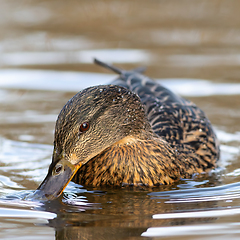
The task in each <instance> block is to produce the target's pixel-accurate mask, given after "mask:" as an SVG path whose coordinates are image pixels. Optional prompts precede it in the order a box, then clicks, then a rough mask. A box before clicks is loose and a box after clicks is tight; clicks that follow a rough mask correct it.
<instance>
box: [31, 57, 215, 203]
mask: <svg viewBox="0 0 240 240" xmlns="http://www.w3.org/2000/svg"><path fill="white" fill-rule="evenodd" d="M95 63H97V64H98V65H101V66H103V67H106V68H108V69H110V70H112V71H114V72H115V73H117V74H119V75H120V76H119V77H118V78H117V79H116V80H114V81H113V82H112V83H111V84H110V85H99V86H93V87H89V88H87V89H84V90H82V91H80V92H79V93H77V94H76V95H75V96H74V97H73V98H71V99H70V100H69V101H68V102H67V103H66V105H65V106H64V107H63V109H62V110H61V112H60V114H59V116H58V119H57V122H56V127H55V140H54V151H53V157H52V163H51V165H50V166H49V170H48V174H47V176H46V178H45V179H44V181H43V182H42V184H41V185H40V186H39V188H38V190H37V191H36V193H35V195H38V196H40V197H45V198H47V199H53V198H56V197H58V196H59V195H60V194H61V193H62V191H63V190H64V188H65V187H66V185H67V184H68V183H69V181H71V180H72V181H74V182H76V183H79V184H81V185H84V186H103V185H111V186H123V185H136V186H139V185H140V186H149V187H152V186H158V185H161V184H172V183H173V182H175V181H178V180H179V179H181V178H190V177H192V175H193V174H195V173H202V172H207V171H209V170H211V169H213V168H214V167H215V166H216V161H217V159H218V158H219V146H218V141H217V138H216V135H215V133H214V131H213V129H212V125H211V123H210V121H209V120H208V118H207V117H206V115H205V114H204V112H203V111H202V110H201V109H200V108H198V107H197V106H196V105H195V104H194V103H192V102H191V101H188V100H186V99H184V98H182V97H180V96H178V95H176V94H174V93H173V92H171V91H170V90H169V89H167V88H165V87H163V86H162V85H160V84H159V83H157V82H156V81H153V80H151V79H150V78H149V77H147V76H144V75H142V71H143V69H141V68H139V69H135V70H131V71H125V70H121V69H119V68H117V67H115V66H112V65H108V64H106V63H103V62H101V61H99V60H95Z"/></svg>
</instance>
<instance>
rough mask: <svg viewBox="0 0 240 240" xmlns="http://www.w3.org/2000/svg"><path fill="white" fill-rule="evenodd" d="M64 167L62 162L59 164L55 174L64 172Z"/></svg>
mask: <svg viewBox="0 0 240 240" xmlns="http://www.w3.org/2000/svg"><path fill="white" fill-rule="evenodd" d="M62 169H63V165H62V164H59V165H57V166H56V167H55V174H56V175H58V174H60V173H61V172H62Z"/></svg>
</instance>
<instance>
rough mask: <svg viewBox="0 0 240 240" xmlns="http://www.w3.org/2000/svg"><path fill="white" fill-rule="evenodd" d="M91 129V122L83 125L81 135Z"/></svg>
mask: <svg viewBox="0 0 240 240" xmlns="http://www.w3.org/2000/svg"><path fill="white" fill-rule="evenodd" d="M89 127H90V124H89V122H84V123H82V124H81V126H80V132H81V133H82V132H86V131H87V130H88V129H89Z"/></svg>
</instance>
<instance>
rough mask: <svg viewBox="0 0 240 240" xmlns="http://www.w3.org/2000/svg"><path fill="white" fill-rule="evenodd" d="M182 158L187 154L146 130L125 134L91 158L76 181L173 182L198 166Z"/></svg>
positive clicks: (156, 183) (92, 183)
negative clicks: (136, 133) (138, 133)
mask: <svg viewBox="0 0 240 240" xmlns="http://www.w3.org/2000/svg"><path fill="white" fill-rule="evenodd" d="M181 158H185V156H182V155H181V154H180V155H178V154H176V152H175V151H174V150H173V149H172V148H171V147H170V145H169V144H168V143H167V142H166V141H164V140H162V139H160V138H159V137H155V136H154V134H153V133H150V134H146V132H143V133H142V134H140V135H138V136H137V137H136V136H127V137H125V138H123V139H122V140H120V141H118V142H117V143H115V144H114V145H112V146H111V147H109V148H107V149H105V151H103V152H102V153H100V154H99V155H98V156H96V157H94V158H93V159H91V160H90V161H89V162H88V163H86V164H85V165H84V166H83V167H82V168H81V169H80V172H79V174H77V175H78V180H76V179H75V181H76V182H78V183H80V184H84V185H94V186H98V185H114V186H116V185H118V186H122V185H125V184H127V185H145V186H157V185H161V184H171V183H173V182H174V181H176V180H178V179H179V178H180V177H184V176H183V172H186V169H184V168H185V167H188V168H193V169H195V168H194V167H193V166H192V164H190V165H189V163H188V162H187V161H186V160H185V159H184V160H185V163H186V164H185V163H184V164H183V163H182V159H181ZM183 165H184V166H183ZM190 172H193V171H190ZM185 177H189V176H185Z"/></svg>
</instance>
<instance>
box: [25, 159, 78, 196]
mask: <svg viewBox="0 0 240 240" xmlns="http://www.w3.org/2000/svg"><path fill="white" fill-rule="evenodd" d="M60 162H61V163H63V171H62V172H61V173H60V174H58V175H54V174H53V169H54V167H52V166H50V167H49V171H48V174H47V176H46V178H45V179H44V180H43V182H42V183H41V185H40V186H39V187H38V189H37V190H36V191H35V192H34V193H33V195H32V196H30V198H31V199H38V200H53V199H55V198H57V197H59V196H60V195H61V194H62V192H63V190H64V189H65V188H66V186H67V185H68V183H69V182H70V181H71V179H72V178H73V176H74V175H75V173H76V172H77V171H78V169H79V168H80V167H81V165H79V164H78V165H73V164H71V163H70V162H69V161H66V160H61V161H60ZM51 165H52V164H51Z"/></svg>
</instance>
